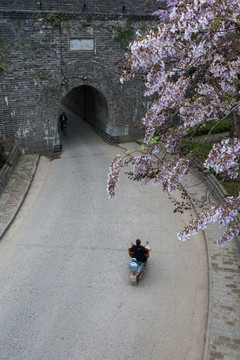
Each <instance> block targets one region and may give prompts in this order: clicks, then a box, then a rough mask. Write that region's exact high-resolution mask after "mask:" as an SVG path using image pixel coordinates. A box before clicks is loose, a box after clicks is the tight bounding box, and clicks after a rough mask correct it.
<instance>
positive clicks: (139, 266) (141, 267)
mask: <svg viewBox="0 0 240 360" xmlns="http://www.w3.org/2000/svg"><path fill="white" fill-rule="evenodd" d="M148 244H149V242H148V241H147V242H146V245H144V247H145V248H146V249H148V250H149V252H150V251H151V248H150V246H148ZM146 265H147V264H146V263H144V262H142V261H137V259H135V258H132V261H131V262H130V264H129V266H128V267H129V270H130V280H131V284H133V285H137V283H138V280H140V279H141V278H142V276H143V274H144V272H145V271H146Z"/></svg>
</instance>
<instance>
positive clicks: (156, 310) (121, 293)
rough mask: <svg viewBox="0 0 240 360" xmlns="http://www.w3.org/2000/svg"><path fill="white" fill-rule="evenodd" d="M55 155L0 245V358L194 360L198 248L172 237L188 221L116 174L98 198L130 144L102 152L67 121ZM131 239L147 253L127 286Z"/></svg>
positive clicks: (199, 342) (199, 298) (200, 318)
mask: <svg viewBox="0 0 240 360" xmlns="http://www.w3.org/2000/svg"><path fill="white" fill-rule="evenodd" d="M63 146H64V152H63V154H62V155H61V156H59V157H56V158H55V159H51V158H48V157H43V156H42V157H41V159H40V162H39V166H38V169H37V172H36V175H35V178H34V181H33V183H32V186H31V188H30V191H29V193H28V196H27V198H26V200H25V202H24V204H23V206H22V208H21V210H20V212H19V213H18V216H17V217H16V219H15V221H14V223H13V224H12V226H11V228H10V229H9V230H8V232H7V233H6V235H5V236H4V238H3V240H2V241H1V243H0V289H1V292H0V307H1V310H0V359H1V360H27V359H29V360H48V359H54V360H95V359H96V360H102V359H106V360H128V359H129V360H145V359H146V360H160V359H161V360H170V359H173V360H186V359H189V360H196V359H202V356H203V348H204V341H205V333H206V320H207V288H208V282H207V257H206V249H205V242H204V238H203V236H202V235H199V236H198V237H195V238H194V239H193V240H191V241H190V242H187V243H181V242H179V241H178V240H177V239H176V233H177V232H179V231H180V230H181V229H182V228H183V227H184V225H185V224H186V222H187V220H188V216H189V214H184V215H181V214H179V213H177V214H174V213H173V210H174V205H173V203H172V201H171V200H170V199H169V198H168V196H166V195H163V194H162V192H161V189H160V188H158V187H153V186H151V185H148V186H146V187H142V186H140V185H138V184H133V183H132V182H130V181H129V180H128V179H127V177H126V176H122V177H121V180H120V183H119V187H118V198H117V199H114V200H109V199H108V197H107V194H106V181H107V174H108V168H109V164H110V161H111V159H112V157H113V156H114V155H116V154H117V153H120V154H123V153H124V151H126V149H130V150H133V149H134V148H135V147H136V148H137V145H136V144H134V143H129V144H123V145H122V146H118V147H116V146H110V145H108V144H106V143H105V142H103V141H102V139H101V138H100V137H99V136H98V135H96V134H95V133H93V131H92V129H91V127H90V126H89V125H87V124H86V123H85V122H83V121H81V120H80V119H78V118H77V117H76V116H74V115H73V114H69V127H68V134H67V136H66V137H65V138H64V139H63ZM136 238H140V239H142V240H143V241H144V240H149V241H150V245H151V247H152V252H151V256H150V260H149V263H148V267H147V271H146V274H145V276H144V277H143V278H142V279H141V282H140V284H139V285H138V286H137V287H136V286H132V285H131V284H130V280H129V272H128V263H129V258H128V254H127V247H128V246H129V244H130V242H131V241H134V240H135V239H136Z"/></svg>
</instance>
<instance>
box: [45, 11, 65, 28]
mask: <svg viewBox="0 0 240 360" xmlns="http://www.w3.org/2000/svg"><path fill="white" fill-rule="evenodd" d="M44 20H45V21H46V22H47V23H49V24H50V25H52V26H53V27H59V26H60V25H61V21H62V18H61V17H60V16H58V15H56V14H53V13H49V14H47V15H46V16H45V18H44Z"/></svg>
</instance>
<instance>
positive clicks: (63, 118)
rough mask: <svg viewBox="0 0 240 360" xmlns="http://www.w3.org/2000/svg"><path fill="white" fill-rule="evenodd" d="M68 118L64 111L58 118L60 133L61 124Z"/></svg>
mask: <svg viewBox="0 0 240 360" xmlns="http://www.w3.org/2000/svg"><path fill="white" fill-rule="evenodd" d="M67 120H68V118H67V115H66V113H65V111H64V112H63V113H62V114H61V115H60V116H59V121H60V125H61V131H63V123H64V121H66V122H67Z"/></svg>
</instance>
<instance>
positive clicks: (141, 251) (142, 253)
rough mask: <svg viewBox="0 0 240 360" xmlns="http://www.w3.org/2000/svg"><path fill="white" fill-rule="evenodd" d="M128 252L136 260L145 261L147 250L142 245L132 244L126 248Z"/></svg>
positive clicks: (147, 254)
mask: <svg viewBox="0 0 240 360" xmlns="http://www.w3.org/2000/svg"><path fill="white" fill-rule="evenodd" d="M128 253H129V255H130V256H131V257H132V258H135V259H137V261H142V262H145V261H146V260H147V258H148V257H149V250H148V249H146V248H145V247H144V246H142V245H139V246H137V245H133V246H132V247H131V248H129V249H128Z"/></svg>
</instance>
